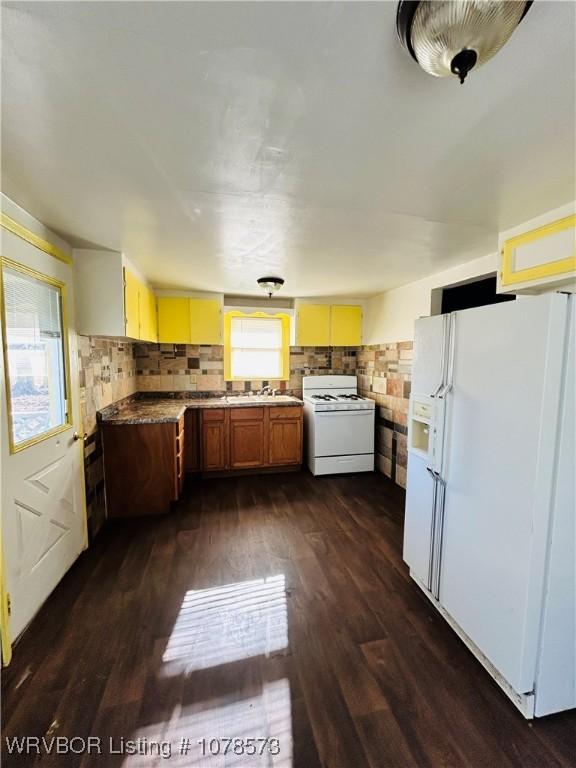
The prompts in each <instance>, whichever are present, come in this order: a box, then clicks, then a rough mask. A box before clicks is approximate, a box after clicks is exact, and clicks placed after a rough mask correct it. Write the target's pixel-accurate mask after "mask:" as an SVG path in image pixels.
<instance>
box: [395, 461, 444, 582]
mask: <svg viewBox="0 0 576 768" xmlns="http://www.w3.org/2000/svg"><path fill="white" fill-rule="evenodd" d="M437 490H438V485H437V481H436V478H435V476H434V474H433V473H432V471H431V470H430V469H429V467H427V461H426V459H425V458H424V457H421V456H418V455H416V454H415V453H409V454H408V482H407V485H406V512H405V516H404V550H403V557H404V560H405V561H406V562H407V563H408V565H409V566H410V571H411V572H412V574H413V575H414V576H416V577H417V578H418V579H419V580H420V581H421V582H423V583H424V584H425V585H426V586H427V587H428V589H430V588H431V586H432V570H433V561H432V553H433V549H434V530H435V511H436V497H437Z"/></svg>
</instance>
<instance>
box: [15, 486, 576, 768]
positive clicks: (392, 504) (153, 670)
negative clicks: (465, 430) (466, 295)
mask: <svg viewBox="0 0 576 768" xmlns="http://www.w3.org/2000/svg"><path fill="white" fill-rule="evenodd" d="M401 510H402V499H401V496H400V493H399V491H398V489H397V488H396V487H395V486H393V485H392V484H391V483H389V482H388V481H386V480H385V479H384V478H383V477H382V476H380V475H364V476H340V477H330V478H313V477H311V476H310V475H308V474H307V473H298V474H289V475H264V476H258V477H238V478H231V479H225V480H207V481H203V482H196V483H193V484H191V486H190V487H189V489H188V492H187V493H186V496H185V499H184V500H183V501H182V502H181V503H180V504H179V506H178V508H177V509H176V510H175V511H174V512H173V513H172V514H171V515H170V516H168V517H165V518H162V519H141V520H132V521H130V522H116V523H114V524H110V526H109V527H108V528H107V529H106V530H105V532H104V533H103V534H102V535H101V536H100V537H99V539H98V540H97V541H96V542H95V544H94V545H93V547H92V548H91V549H90V550H89V551H88V552H87V553H85V554H84V555H83V556H82V557H81V558H80V560H79V561H78V562H77V563H76V564H75V566H74V567H73V568H72V570H71V571H70V572H69V573H68V575H67V576H66V578H65V579H64V580H63V582H62V583H61V584H60V586H59V587H58V589H57V590H56V592H55V593H54V594H53V595H52V596H51V598H50V599H49V601H48V603H47V604H46V605H45V606H44V608H43V609H42V611H41V612H40V614H39V615H38V616H37V617H36V619H35V620H34V622H33V623H32V625H31V626H30V628H29V630H28V631H27V632H26V633H25V635H24V637H23V638H22V640H21V641H20V642H19V643H18V645H17V646H16V648H15V652H14V660H13V663H12V664H11V666H10V667H9V668H8V669H7V670H5V671H4V675H3V683H2V692H3V697H2V711H3V736H4V737H8V738H10V737H13V736H20V737H22V736H26V735H27V736H38V737H42V736H46V737H47V739H50V737H52V736H66V737H73V736H76V737H84V738H87V737H88V736H93V737H100V739H101V742H100V748H101V750H102V754H100V755H98V754H92V755H88V754H84V755H73V754H54V753H52V754H51V755H47V754H45V753H44V754H43V755H42V757H41V759H40V758H34V757H32V756H30V755H28V756H15V755H14V754H12V755H9V754H8V752H7V748H6V741H5V739H3V744H2V747H3V758H4V760H3V765H4V766H13V765H14V766H16V765H25V766H31V765H42V766H58V767H59V768H60V766H87V765H90V766H92V765H94V766H102V768H109V767H110V766H125V767H126V768H130V767H133V766H145V767H146V768H148V767H149V766H157V765H166V766H170V767H171V766H183V765H185V766H210V767H211V768H212V767H216V766H217V767H218V768H219V767H220V766H226V767H228V766H235V767H239V768H242V767H243V766H245V767H247V768H257V767H259V766H271V765H273V766H277V767H281V768H314V766H330V768H363V767H364V766H372V768H376V767H378V768H380V767H386V768H388V767H390V768H409V767H412V766H418V768H421V767H425V766H434V767H436V766H458V767H459V766H462V767H464V766H473V767H474V768H512V766H518V767H519V766H522V768H560V766H575V765H576V715H575V714H574V713H566V714H562V715H557V716H553V717H548V718H544V719H542V720H538V721H535V722H534V723H528V722H526V721H525V720H524V719H523V718H522V717H521V716H520V714H519V713H518V712H517V711H516V710H515V708H514V707H513V705H512V704H511V703H510V702H509V701H508V700H507V699H506V697H505V696H504V694H503V693H501V691H500V690H499V689H498V687H497V686H496V685H495V684H494V683H493V682H492V681H491V679H490V678H489V676H488V674H487V673H486V672H485V671H484V670H483V669H482V667H481V666H480V665H479V664H478V662H476V660H475V659H474V658H473V656H472V655H471V654H470V653H469V651H468V650H467V649H466V648H465V647H464V645H463V644H462V643H461V642H460V640H459V639H458V638H457V636H456V635H455V634H454V633H453V632H452V630H451V629H450V628H449V627H448V626H447V624H446V623H445V622H444V621H443V620H442V619H441V618H440V617H439V616H438V615H437V614H436V613H435V611H434V610H433V608H432V607H431V606H430V605H429V604H428V602H427V600H426V598H425V597H424V596H423V595H422V594H421V593H420V591H419V590H418V588H417V587H416V586H415V585H414V584H413V583H412V582H411V581H410V579H409V577H408V572H407V569H406V567H405V565H404V563H403V562H402V557H401V541H402V512H401ZM110 738H112V740H113V741H112V745H113V748H114V750H117V751H120V750H121V739H122V738H123V739H124V740H125V741H127V740H137V739H141V740H142V741H141V742H140V749H141V750H142V751H144V749H145V748H147V749H148V751H152V752H153V754H152V755H150V754H148V755H146V754H136V755H128V754H110V741H109V740H110ZM227 738H236V739H240V740H243V741H238V742H236V745H237V746H236V751H237V752H241V751H242V750H244V752H245V754H244V755H241V754H234V752H233V751H232V752H230V750H228V753H227V754H226V755H223V754H222V752H223V751H224V750H225V748H226V746H227V742H226V739H227ZM267 738H268V739H271V740H272V741H268V742H266V743H265V742H263V741H261V742H258V741H257V742H251V741H250V739H256V740H258V739H267ZM182 739H184V751H186V745H187V743H188V742H187V741H186V740H187V739H188V740H189V743H190V747H189V750H188V754H186V755H183V754H180V748H181V744H182ZM202 739H206V751H207V752H210V747H211V748H212V751H214V752H216V751H217V750H218V749H220V750H221V754H219V755H218V756H210V754H207V755H205V756H203V755H202V746H201V743H199V742H201V740H202ZM211 739H212V740H214V741H212V742H210V740H211ZM274 739H277V740H278V742H277V743H276V742H275V741H273V740H274ZM153 742H166V743H169V744H170V745H171V750H172V754H171V757H170V759H167V758H164V757H162V756H158V754H157V750H158V748H156V747H154V745H153ZM47 743H48V744H49V743H50V742H49V741H48V742H47ZM93 744H95V743H93ZM74 746H75V748H76V749H81V748H82V744H81V742H78V741H77V742H74ZM278 747H279V754H278V755H275V756H274V755H272V754H271V753H272V752H276V751H277V748H278ZM95 748H96V747H95V746H93V749H95ZM253 748H254V749H256V750H257V752H260V750H261V749H262V748H264V753H263V754H262V755H261V756H260V755H258V754H257V755H250V754H248V753H249V752H250V751H252V749H253Z"/></svg>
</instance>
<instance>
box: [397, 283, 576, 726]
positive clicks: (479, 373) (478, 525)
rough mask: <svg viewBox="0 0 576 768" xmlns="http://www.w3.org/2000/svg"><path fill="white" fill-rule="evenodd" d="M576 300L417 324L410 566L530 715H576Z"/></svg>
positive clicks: (546, 300)
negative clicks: (573, 712) (567, 712)
mask: <svg viewBox="0 0 576 768" xmlns="http://www.w3.org/2000/svg"><path fill="white" fill-rule="evenodd" d="M575 345H576V334H575V309H574V296H569V295H566V294H559V293H557V294H547V295H544V296H538V297H531V298H527V299H522V300H518V301H514V302H507V303H503V304H497V305H492V306H487V307H479V308H476V309H469V310H464V311H461V312H454V313H452V314H451V315H439V316H434V317H429V318H424V319H421V320H418V321H417V322H416V332H415V340H414V363H413V378H412V394H411V398H410V408H409V421H408V478H407V489H406V518H405V531H404V559H405V561H406V562H407V563H408V565H409V566H410V573H411V576H412V577H413V578H414V579H415V581H416V582H417V583H418V584H419V586H420V587H421V588H422V589H423V590H424V591H425V593H426V594H427V596H428V597H429V599H430V600H431V601H432V602H433V603H434V605H435V606H436V607H437V609H438V610H439V611H440V612H441V613H442V615H443V616H444V617H445V618H446V620H447V621H448V622H449V623H450V624H451V626H452V627H453V629H454V630H455V631H456V632H457V633H458V634H459V635H460V637H461V638H462V639H463V640H464V642H465V643H466V644H467V645H468V647H469V648H470V650H471V651H472V652H473V653H474V654H475V655H476V656H477V658H478V659H479V660H480V661H481V663H482V664H483V665H484V666H485V668H486V669H487V670H488V672H489V673H490V674H491V675H492V676H493V677H494V679H495V680H496V681H497V682H498V683H499V685H500V686H501V688H502V689H503V690H504V691H505V692H506V694H507V695H508V696H509V697H510V698H511V700H512V701H513V702H514V703H515V704H516V706H517V707H518V708H519V709H520V710H521V712H522V713H523V714H524V715H525V717H529V718H531V717H538V716H542V715H546V714H550V713H552V712H559V711H561V710H565V709H570V708H572V707H576V632H575V625H576V559H575V543H576V524H575V518H576V502H575V499H576V479H575V478H576V472H575V467H576V454H575V441H576V430H575V423H576V411H575V399H576V393H575V386H574V379H575V376H574V373H575V367H576V360H575V354H574V351H575Z"/></svg>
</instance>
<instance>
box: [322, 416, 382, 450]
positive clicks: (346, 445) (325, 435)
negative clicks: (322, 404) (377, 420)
mask: <svg viewBox="0 0 576 768" xmlns="http://www.w3.org/2000/svg"><path fill="white" fill-rule="evenodd" d="M314 421H315V425H314V426H315V430H314V456H316V457H320V456H354V455H358V454H363V453H374V410H373V409H370V410H368V409H366V410H357V411H316V413H315V414H314Z"/></svg>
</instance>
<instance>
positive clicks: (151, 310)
mask: <svg viewBox="0 0 576 768" xmlns="http://www.w3.org/2000/svg"><path fill="white" fill-rule="evenodd" d="M139 338H140V339H141V340H142V341H158V317H157V314H156V296H155V295H154V291H152V290H151V289H150V288H148V286H146V285H144V284H143V283H140V336H139Z"/></svg>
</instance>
